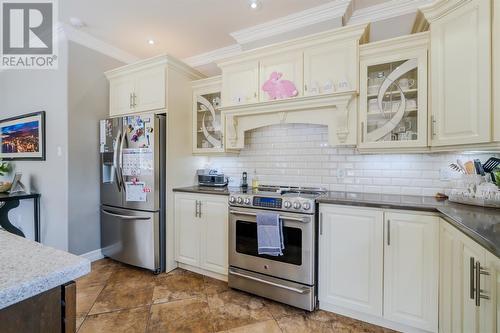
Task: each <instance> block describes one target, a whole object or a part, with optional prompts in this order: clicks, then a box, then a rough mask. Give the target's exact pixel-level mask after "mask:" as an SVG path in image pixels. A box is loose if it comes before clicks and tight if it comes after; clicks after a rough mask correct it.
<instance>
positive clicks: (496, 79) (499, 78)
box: [492, 1, 500, 142]
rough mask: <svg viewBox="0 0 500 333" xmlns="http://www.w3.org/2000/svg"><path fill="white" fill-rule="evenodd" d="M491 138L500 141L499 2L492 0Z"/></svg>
mask: <svg viewBox="0 0 500 333" xmlns="http://www.w3.org/2000/svg"><path fill="white" fill-rule="evenodd" d="M492 6H493V38H492V40H493V110H494V113H493V119H494V127H493V128H494V130H493V140H494V141H497V142H498V141H500V3H499V2H498V1H493V4H492Z"/></svg>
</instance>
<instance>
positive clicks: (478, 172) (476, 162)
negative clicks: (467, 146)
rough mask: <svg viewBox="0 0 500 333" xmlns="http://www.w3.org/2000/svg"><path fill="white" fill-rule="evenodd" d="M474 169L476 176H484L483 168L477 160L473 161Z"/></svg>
mask: <svg viewBox="0 0 500 333" xmlns="http://www.w3.org/2000/svg"><path fill="white" fill-rule="evenodd" d="M474 167H475V168H476V174H478V175H481V176H484V175H485V172H484V168H483V165H482V164H481V161H480V160H478V159H475V160H474Z"/></svg>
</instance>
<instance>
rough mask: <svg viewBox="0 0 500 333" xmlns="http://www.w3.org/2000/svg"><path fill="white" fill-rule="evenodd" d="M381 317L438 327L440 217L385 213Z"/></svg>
mask: <svg viewBox="0 0 500 333" xmlns="http://www.w3.org/2000/svg"><path fill="white" fill-rule="evenodd" d="M384 229H385V242H384V244H385V245H384V318H386V319H388V320H391V321H394V322H398V323H402V324H405V325H409V326H412V327H417V328H420V329H422V330H426V331H430V332H437V331H438V285H439V218H438V217H435V216H426V215H416V214H400V213H388V212H386V213H385V228H384Z"/></svg>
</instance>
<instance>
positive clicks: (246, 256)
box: [228, 186, 326, 311]
mask: <svg viewBox="0 0 500 333" xmlns="http://www.w3.org/2000/svg"><path fill="white" fill-rule="evenodd" d="M325 193H326V191H325V190H323V189H319V188H304V187H288V186H260V187H259V188H258V189H249V190H248V191H240V192H234V193H231V195H230V197H229V278H228V282H229V286H230V287H231V288H235V289H240V290H243V291H246V292H250V293H253V294H256V295H259V296H262V297H267V298H270V299H274V300H276V301H279V302H283V303H286V304H289V305H293V306H295V307H298V308H302V309H305V310H309V311H312V310H314V309H315V307H316V250H317V249H316V225H317V218H316V203H315V200H316V198H318V197H319V196H321V195H323V194H325ZM262 211H267V212H268V211H276V212H278V213H279V216H280V219H281V221H282V222H283V240H284V247H285V248H284V250H283V255H282V256H277V257H274V256H269V255H259V254H258V245H257V244H258V242H257V222H256V217H257V213H259V212H262Z"/></svg>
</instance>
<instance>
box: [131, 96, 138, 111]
mask: <svg viewBox="0 0 500 333" xmlns="http://www.w3.org/2000/svg"><path fill="white" fill-rule="evenodd" d="M133 96H134V98H133V99H132V100H133V104H132V106H133V107H134V108H135V107H136V106H137V95H136V94H135V93H134V94H133Z"/></svg>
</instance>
